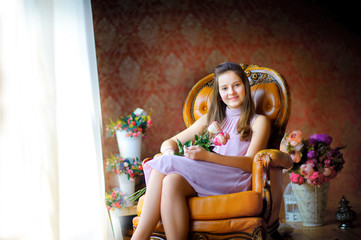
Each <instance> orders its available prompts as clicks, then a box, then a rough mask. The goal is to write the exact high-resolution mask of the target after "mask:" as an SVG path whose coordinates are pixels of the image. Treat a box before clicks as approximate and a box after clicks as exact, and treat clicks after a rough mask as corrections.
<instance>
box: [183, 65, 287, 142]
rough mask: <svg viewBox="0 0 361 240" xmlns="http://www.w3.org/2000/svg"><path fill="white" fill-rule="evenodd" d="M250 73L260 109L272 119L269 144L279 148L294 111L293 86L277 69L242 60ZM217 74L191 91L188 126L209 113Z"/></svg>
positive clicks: (187, 102)
mask: <svg viewBox="0 0 361 240" xmlns="http://www.w3.org/2000/svg"><path fill="white" fill-rule="evenodd" d="M241 66H242V68H243V70H244V71H245V73H246V76H247V77H248V80H249V83H250V86H251V91H252V97H253V101H254V104H255V108H256V113H258V114H262V115H265V116H267V117H268V119H270V121H271V123H272V134H271V137H270V140H269V144H268V147H269V148H276V149H278V148H279V144H280V141H281V139H282V137H283V135H284V132H285V128H286V125H287V122H288V119H289V116H290V113H291V98H290V93H289V88H288V86H287V83H286V81H284V79H283V77H282V76H281V75H280V74H279V73H277V72H276V71H274V70H272V69H270V68H266V67H259V66H257V65H246V64H241ZM213 79H214V74H213V73H212V74H210V75H208V76H206V77H204V78H203V79H201V80H199V81H198V82H197V83H196V84H195V85H194V87H193V88H192V89H191V91H190V92H189V94H188V96H187V98H186V100H185V103H184V106H183V119H184V122H185V124H186V126H187V127H189V126H190V125H192V124H193V123H194V122H195V121H196V120H197V119H198V118H200V117H201V116H203V115H204V114H206V113H207V111H208V108H209V106H210V104H211V98H212V85H213Z"/></svg>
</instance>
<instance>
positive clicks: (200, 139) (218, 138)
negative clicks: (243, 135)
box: [177, 121, 229, 156]
mask: <svg viewBox="0 0 361 240" xmlns="http://www.w3.org/2000/svg"><path fill="white" fill-rule="evenodd" d="M194 138H195V141H194V142H192V141H191V140H189V141H187V142H185V143H184V144H182V143H181V142H180V141H179V140H177V144H178V151H179V153H178V154H177V155H179V156H184V149H183V148H184V146H186V147H190V146H195V145H198V146H201V147H203V148H205V149H206V150H207V151H210V152H211V151H213V148H214V147H215V146H221V145H225V144H226V143H227V142H228V140H229V134H228V133H225V132H222V130H221V127H220V126H219V123H218V122H217V121H213V122H212V123H211V124H210V125H209V126H208V128H207V129H206V130H205V131H204V133H203V134H201V135H195V136H194Z"/></svg>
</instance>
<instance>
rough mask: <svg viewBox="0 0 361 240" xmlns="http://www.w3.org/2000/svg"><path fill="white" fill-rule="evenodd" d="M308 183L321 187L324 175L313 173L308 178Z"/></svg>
mask: <svg viewBox="0 0 361 240" xmlns="http://www.w3.org/2000/svg"><path fill="white" fill-rule="evenodd" d="M307 183H309V184H313V185H321V184H322V183H323V174H320V173H319V172H313V173H312V174H311V176H310V177H309V178H308V180H307Z"/></svg>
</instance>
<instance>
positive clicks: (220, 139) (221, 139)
mask: <svg viewBox="0 0 361 240" xmlns="http://www.w3.org/2000/svg"><path fill="white" fill-rule="evenodd" d="M228 139H229V134H228V133H224V132H220V133H218V134H217V135H216V136H215V137H214V139H213V141H214V144H215V145H217V146H221V145H225V144H226V143H227V142H228Z"/></svg>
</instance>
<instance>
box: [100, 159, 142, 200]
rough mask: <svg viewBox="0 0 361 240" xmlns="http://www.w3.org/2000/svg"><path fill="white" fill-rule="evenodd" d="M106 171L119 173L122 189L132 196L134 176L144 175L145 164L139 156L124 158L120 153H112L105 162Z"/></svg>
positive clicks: (124, 192)
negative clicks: (143, 164)
mask: <svg viewBox="0 0 361 240" xmlns="http://www.w3.org/2000/svg"><path fill="white" fill-rule="evenodd" d="M105 166H106V171H107V172H113V173H115V174H116V175H117V178H118V182H119V188H120V191H121V192H122V193H123V194H124V195H125V196H127V197H128V196H130V195H132V194H133V193H134V190H135V181H134V178H135V177H136V176H139V175H143V166H142V164H141V162H140V161H139V159H138V158H130V157H127V158H122V157H121V156H120V155H119V154H110V158H107V159H106V162H105Z"/></svg>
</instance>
